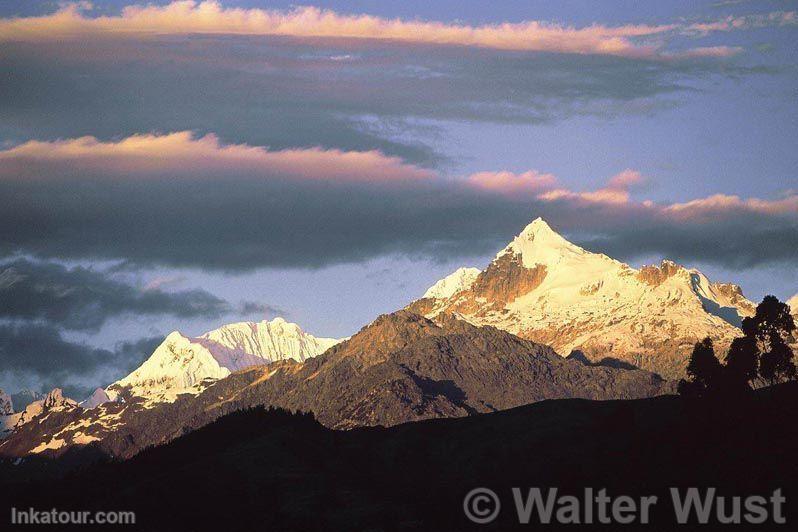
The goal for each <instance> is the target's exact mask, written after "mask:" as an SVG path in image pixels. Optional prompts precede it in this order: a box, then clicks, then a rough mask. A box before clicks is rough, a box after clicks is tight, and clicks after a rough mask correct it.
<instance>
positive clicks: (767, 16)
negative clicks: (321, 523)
mask: <svg viewBox="0 0 798 532" xmlns="http://www.w3.org/2000/svg"><path fill="white" fill-rule="evenodd" d="M133 2H134V0H122V1H117V0H113V1H106V2H93V3H89V2H74V3H69V2H50V1H31V0H25V1H21V0H6V1H5V2H3V3H2V4H0V72H3V79H2V82H0V200H2V201H1V203H2V207H3V208H2V209H0V388H3V389H4V390H6V391H10V392H15V391H17V390H19V389H23V388H33V389H38V390H44V391H46V390H47V389H49V388H52V387H53V386H56V385H58V386H62V387H64V388H65V389H66V390H67V391H68V392H69V393H71V394H72V395H75V396H81V394H86V393H88V391H89V390H90V389H92V388H93V387H95V386H104V385H107V384H108V383H110V382H112V381H114V380H116V379H118V378H120V377H122V376H124V375H125V374H126V372H128V371H130V370H131V369H132V368H134V367H136V366H137V365H138V364H139V363H141V361H142V360H144V359H145V358H146V356H147V355H148V354H149V353H150V352H151V351H152V349H153V348H154V346H156V345H157V344H158V342H159V341H160V340H161V339H162V338H163V337H164V336H165V335H166V334H168V333H169V332H170V331H172V330H180V331H182V332H184V333H185V334H189V335H199V334H201V333H203V332H205V331H207V330H210V329H213V328H216V327H218V326H220V325H222V324H224V323H230V322H234V321H242V320H261V319H271V318H274V317H276V316H284V317H285V318H286V319H288V320H290V321H294V322H296V323H298V324H300V326H302V327H303V328H304V329H305V330H306V331H308V332H310V333H312V334H314V335H317V336H327V337H343V336H348V335H351V334H353V333H355V332H356V331H357V330H358V329H359V328H361V327H363V326H364V325H366V324H368V323H369V322H370V321H371V320H372V319H374V318H375V317H376V316H377V315H379V314H380V313H385V312H391V311H393V310H396V309H397V308H400V307H402V306H404V305H405V304H407V303H408V302H410V301H411V300H413V299H415V298H417V297H420V295H421V294H423V292H424V290H425V289H426V288H427V287H428V286H429V285H431V284H432V283H434V282H435V281H436V280H437V279H439V278H441V277H443V276H445V275H447V274H448V273H450V272H451V271H453V270H454V269H456V268H458V267H460V266H464V265H466V266H478V267H484V266H485V265H486V264H487V263H488V262H489V261H490V259H491V258H492V257H493V256H494V255H495V253H496V252H497V251H498V250H500V249H501V248H502V247H504V245H506V243H507V242H509V241H510V240H511V239H512V237H513V236H514V235H515V234H517V233H519V232H520V231H521V230H522V229H523V227H524V226H525V225H526V224H527V223H529V222H530V221H531V220H533V219H534V218H536V217H538V216H542V217H544V218H545V219H546V220H547V221H548V222H549V223H550V224H551V225H552V226H553V227H554V228H555V229H556V230H558V231H560V232H561V233H563V234H564V235H565V236H566V237H568V238H569V239H571V240H573V241H574V242H576V243H578V244H580V245H583V246H584V247H586V248H588V249H590V250H592V251H598V252H603V253H607V254H608V255H610V256H612V257H614V258H617V259H619V260H623V261H626V262H628V263H630V264H631V265H633V266H640V265H643V264H649V263H656V262H659V261H660V260H662V259H664V258H668V259H672V260H676V261H678V262H680V263H682V264H684V265H686V266H688V267H697V268H699V269H700V270H701V271H703V272H704V273H705V274H707V275H708V276H709V277H710V278H711V279H713V280H717V281H724V282H734V283H737V284H740V285H741V286H742V288H743V291H744V292H745V294H746V295H747V296H748V297H749V298H750V299H752V300H759V299H761V298H762V297H763V296H764V295H765V294H768V293H773V294H775V295H777V296H778V297H780V298H782V299H786V298H787V297H789V296H791V295H793V294H794V293H796V292H798V268H796V266H795V264H796V259H798V178H797V176H796V169H798V149H796V148H798V146H796V139H798V106H796V101H798V100H797V97H798V68H797V67H798V65H797V64H796V57H798V39H797V38H796V37H798V2H791V1H781V0H779V1H746V0H726V1H723V0H720V1H717V0H716V1H706V2H694V1H690V2H687V1H671V2H665V1H663V2H656V3H655V2H649V3H645V4H643V5H641V3H640V2H631V1H602V2H595V1H561V2H542V1H540V2H537V1H515V0H507V1H503V2H498V3H496V2H494V3H487V2H481V1H464V0H459V1H457V2H453V1H452V2H450V1H435V2H429V1H426V2H421V1H405V2H378V1H374V0H371V1H335V2H318V3H314V4H312V5H302V6H298V5H296V4H294V3H292V2H282V1H280V2H246V1H224V2H199V1H198V2H193V1H178V2H168V1H160V2H150V3H140V4H136V3H133ZM79 398H80V397H79Z"/></svg>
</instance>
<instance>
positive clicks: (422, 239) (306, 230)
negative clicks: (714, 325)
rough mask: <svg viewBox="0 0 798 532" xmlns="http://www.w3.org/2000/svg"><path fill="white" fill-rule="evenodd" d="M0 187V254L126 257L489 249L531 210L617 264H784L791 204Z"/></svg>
mask: <svg viewBox="0 0 798 532" xmlns="http://www.w3.org/2000/svg"><path fill="white" fill-rule="evenodd" d="M0 195H2V196H3V197H6V198H10V200H9V201H7V202H6V205H5V208H4V209H3V210H2V211H0V253H3V252H5V253H14V252H17V253H19V252H24V253H30V254H34V255H39V256H43V257H61V258H81V259H85V258H95V259H115V260H124V261H128V262H129V264H130V265H131V266H141V265H155V264H160V265H168V266H178V267H181V266H185V267H200V268H206V269H215V270H230V271H233V270H239V271H240V270H250V269H254V268H259V267H278V268H279V267H300V268H308V267H309V268H313V267H322V266H326V265H330V264H335V263H343V262H356V261H361V260H366V259H369V258H372V257H375V256H379V255H384V254H388V253H402V254H406V255H410V256H425V257H432V258H445V259H447V260H449V259H451V258H452V257H454V256H458V255H461V256H474V255H478V254H482V253H489V252H491V251H496V250H498V249H499V248H500V247H501V246H502V245H503V244H504V243H506V242H507V241H509V240H510V239H511V238H512V236H513V235H515V234H517V233H518V232H519V231H520V229H521V228H523V227H524V226H525V225H526V224H527V223H529V221H531V220H532V219H533V218H535V217H536V216H543V217H545V218H546V219H548V220H550V221H551V222H552V223H553V224H554V225H555V227H557V228H559V229H560V230H562V231H564V232H566V233H567V234H569V235H570V236H572V237H573V238H574V239H575V240H576V241H577V242H579V243H584V244H586V245H587V246H588V247H590V248H592V249H596V250H598V251H605V252H607V253H608V254H610V255H612V256H614V257H617V258H619V259H634V258H636V257H640V256H650V255H652V254H653V255H660V256H664V257H668V258H671V259H674V260H684V261H693V260H701V261H702V262H708V263H715V264H721V265H726V266H739V265H742V266H754V265H757V264H766V263H773V262H789V261H795V260H796V259H798V222H797V221H796V216H795V213H792V214H789V213H787V214H771V213H769V212H765V211H762V212H760V211H754V210H750V209H747V208H745V207H744V206H741V207H733V206H732V207H728V208H724V210H721V211H719V212H716V213H714V214H712V215H711V216H708V217H704V218H696V219H689V218H687V219H685V218H679V217H675V216H671V215H668V213H667V211H665V210H664V208H662V207H657V206H654V207H646V206H643V205H642V204H638V203H634V202H629V203H624V204H602V203H591V202H587V201H583V200H580V199H579V198H567V199H562V200H557V201H550V200H549V201H544V200H542V199H537V198H536V197H515V198H514V197H509V196H507V195H502V194H493V193H488V192H485V191H480V190H478V189H475V188H474V187H469V186H465V185H463V184H462V183H450V182H445V181H442V180H431V181H423V182H415V183H412V184H386V183H326V182H322V183H319V182H317V181H304V180H295V181H284V180H280V179H249V178H242V177H236V176H234V175H232V176H222V175H220V176H218V179H197V180H186V179H184V178H180V179H168V178H163V179H156V178H152V177H150V178H147V179H144V180H141V179H139V180H136V179H130V178H125V179H122V178H119V177H114V178H113V179H106V180H102V179H95V178H88V177H87V178H85V179H83V180H75V179H66V180H59V179H55V180H22V181H12V180H0ZM700 208H701V207H700V206H698V207H695V209H698V210H700ZM177 310H178V309H175V311H177Z"/></svg>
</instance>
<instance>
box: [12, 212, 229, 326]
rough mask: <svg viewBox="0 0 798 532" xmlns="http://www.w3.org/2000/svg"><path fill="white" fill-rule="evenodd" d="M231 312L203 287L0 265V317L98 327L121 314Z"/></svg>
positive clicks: (47, 266) (21, 263) (18, 263)
mask: <svg viewBox="0 0 798 532" xmlns="http://www.w3.org/2000/svg"><path fill="white" fill-rule="evenodd" d="M17 227H20V226H19V225H17ZM121 236H122V235H121V234H120V237H121ZM229 312H231V309H230V306H229V305H228V304H227V303H226V302H225V301H223V300H221V299H219V298H217V297H216V296H214V295H212V294H210V293H208V292H205V291H202V290H189V291H178V292H164V291H162V290H158V289H141V288H137V287H134V286H131V285H129V284H127V283H124V282H122V281H119V280H116V279H114V278H113V277H111V276H109V275H108V274H106V273H104V272H100V271H95V270H90V269H86V268H82V267H75V268H68V267H66V266H64V265H62V264H57V263H46V262H38V261H31V260H28V259H17V260H13V261H10V262H4V263H0V318H2V319H5V320H42V321H47V322H50V323H51V324H55V325H58V326H60V327H63V328H66V329H73V330H91V329H93V330H96V329H99V328H100V327H101V326H102V325H103V324H104V323H105V322H106V321H107V320H108V319H110V318H113V317H118V316H120V315H123V314H136V315H153V314H156V315H157V314H170V315H173V316H179V317H184V318H191V317H205V318H214V317H220V316H222V315H223V314H227V313H229Z"/></svg>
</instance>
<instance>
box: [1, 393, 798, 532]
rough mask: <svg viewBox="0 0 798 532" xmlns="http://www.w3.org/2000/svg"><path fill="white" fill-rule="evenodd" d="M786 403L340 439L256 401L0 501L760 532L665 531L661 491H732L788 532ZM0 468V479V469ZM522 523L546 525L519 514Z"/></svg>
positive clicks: (251, 515) (459, 423) (592, 412)
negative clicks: (577, 515)
mask: <svg viewBox="0 0 798 532" xmlns="http://www.w3.org/2000/svg"><path fill="white" fill-rule="evenodd" d="M796 407H798V383H789V384H785V385H781V386H777V387H774V388H768V389H762V390H759V391H758V392H756V393H755V394H753V395H752V397H751V398H750V399H748V400H747V401H743V402H741V403H739V404H728V403H727V404H718V403H693V402H689V401H687V400H684V399H682V398H679V397H674V396H668V397H658V398H653V399H642V400H630V401H587V400H579V399H568V400H556V401H544V402H541V403H537V404H533V405H529V406H523V407H519V408H514V409H511V410H506V411H502V412H497V413H491V414H484V415H476V416H471V417H466V418H460V419H441V420H430V421H422V422H416V423H409V424H405V425H399V426H396V427H392V428H387V429H385V428H363V429H355V430H350V431H334V430H330V429H328V428H325V427H323V426H322V425H320V424H318V423H317V422H316V421H315V420H314V419H313V418H312V417H311V416H309V415H297V414H290V413H286V412H284V411H281V410H265V409H263V408H258V409H252V410H247V411H241V412H237V413H233V414H230V415H228V416H225V417H223V418H221V419H219V420H217V421H216V422H214V423H212V424H210V425H208V426H205V427H203V428H201V429H199V430H197V431H195V432H192V433H189V434H187V435H185V436H183V437H181V438H178V439H176V440H174V441H172V442H171V443H169V444H167V445H163V446H161V447H155V448H151V449H148V450H145V451H144V452H142V453H140V454H139V455H137V456H135V457H133V458H132V459H130V460H127V461H122V462H112V463H99V464H95V465H93V466H91V467H89V468H87V469H84V470H83V471H80V472H78V473H73V474H71V475H69V476H67V477H66V478H62V479H60V480H55V479H49V480H42V481H39V482H37V483H33V484H11V485H6V486H5V489H4V491H5V492H6V494H5V495H4V497H3V504H9V505H13V506H17V507H21V508H26V507H29V506H33V507H35V508H46V509H49V508H51V507H56V508H59V509H66V508H77V509H98V510H135V511H136V512H137V525H136V526H126V527H124V528H122V529H124V530H157V531H180V530H191V531H196V530H220V531H221V530H224V531H234V530H264V531H274V530H302V531H315V530H325V531H337V530H341V531H350V530H372V531H378V530H423V531H428V530H471V529H477V530H508V529H514V528H515V527H517V526H518V525H517V517H516V513H515V510H514V508H513V499H512V495H511V491H510V488H511V487H523V488H528V487H542V488H547V487H557V488H559V489H560V490H561V492H572V493H574V494H576V495H577V496H580V497H581V496H582V493H583V489H584V488H585V487H592V488H595V489H596V490H598V489H600V488H606V489H607V490H608V493H610V494H614V495H630V496H642V495H645V496H648V495H657V496H659V498H660V502H659V503H658V504H657V506H656V507H655V508H654V509H653V511H652V521H654V523H656V526H653V525H652V526H647V527H646V526H642V525H628V526H624V527H620V526H618V525H612V526H607V527H605V528H602V529H603V530H715V529H717V530H744V531H746V532H748V531H751V530H765V529H772V528H774V527H773V526H772V525H765V526H752V525H750V524H741V525H739V526H732V527H728V526H725V527H723V526H720V527H715V526H709V527H700V528H695V527H693V526H681V527H678V526H676V525H675V519H674V517H673V512H672V510H671V505H670V503H669V501H670V495H669V492H668V488H670V487H688V486H698V487H716V488H717V489H718V491H719V492H720V493H721V494H726V495H743V496H747V495H753V494H762V495H766V496H769V495H770V494H771V493H772V492H773V491H774V489H776V488H781V489H782V493H783V495H784V496H785V497H786V499H787V502H786V507H785V509H784V514H785V516H786V518H787V525H785V526H782V527H775V528H776V529H781V530H794V528H792V527H794V526H795V523H796V522H798V512H797V511H796V509H798V505H797V504H796V502H798V489H797V488H798V480H796V479H798V459H797V458H796V451H798V425H796V423H795V421H794V420H795V412H796ZM67 458H68V456H66V457H64V458H63V459H67ZM2 473H3V475H4V478H5V479H6V481H8V479H9V478H10V477H8V470H5V471H3V472H2ZM475 487H489V488H491V489H492V490H494V491H495V492H497V493H498V494H500V497H501V500H502V512H501V513H500V515H499V518H498V520H497V521H496V522H494V523H492V524H491V525H474V524H472V523H471V522H470V521H468V520H467V519H466V518H465V517H464V514H463V497H464V495H465V494H466V493H468V492H469V491H470V490H471V489H473V488H475ZM2 510H3V509H2V508H0V511H2ZM0 515H4V516H7V515H9V512H8V511H7V510H5V511H3V513H0ZM4 519H5V517H4ZM84 528H85V527H84ZM523 528H524V529H527V530H532V529H535V530H553V529H555V527H553V526H542V525H540V524H535V523H534V521H533V524H531V525H527V526H525V527H523ZM563 528H564V529H567V530H584V529H587V528H588V527H585V526H583V525H568V526H565V527H563ZM590 528H591V529H594V528H598V527H596V526H593V527H590ZM105 529H106V528H103V530H105Z"/></svg>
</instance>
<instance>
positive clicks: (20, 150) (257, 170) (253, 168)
mask: <svg viewBox="0 0 798 532" xmlns="http://www.w3.org/2000/svg"><path fill="white" fill-rule="evenodd" d="M43 166H47V167H50V168H53V169H55V170H57V171H59V172H68V173H70V174H80V173H81V172H92V173H97V174H102V175H109V176H113V175H135V176H144V177H146V176H163V175H169V176H172V177H199V176H207V175H213V174H220V175H229V174H236V175H242V176H248V177H252V178H259V177H285V178H295V179H305V180H329V181H346V182H350V181H358V182H396V181H406V180H417V179H430V178H432V177H433V176H434V174H433V173H432V172H431V171H429V170H425V169H422V168H418V167H416V166H413V165H410V164H406V163H404V162H403V161H402V160H401V159H399V158H398V157H389V156H386V155H384V154H382V153H380V152H379V151H341V150H335V149H322V148H302V149H287V150H279V151H270V150H268V149H267V148H264V147H259V146H249V145H246V144H222V143H221V142H220V141H219V139H218V138H217V137H216V136H215V135H212V134H208V135H205V136H203V137H196V136H194V135H193V133H191V132H190V131H181V132H176V133H169V134H164V135H157V134H146V135H133V136H130V137H126V138H124V139H122V140H119V141H101V140H98V139H97V138H95V137H80V138H74V139H66V140H56V141H46V142H42V141H35V140H32V141H28V142H26V143H24V144H21V145H19V146H15V147H13V148H10V149H7V150H3V151H0V179H2V178H19V177H21V176H26V175H30V176H37V177H41V176H42V175H44V174H42V173H41V172H40V170H41V168H42V167H43ZM51 175H59V174H58V173H57V172H56V173H54V174H51Z"/></svg>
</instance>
